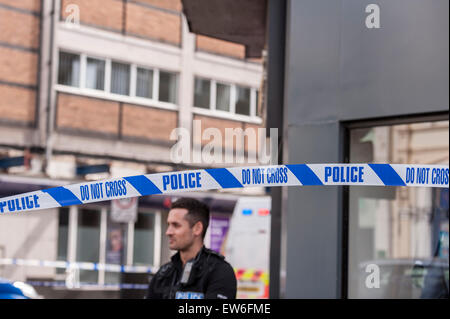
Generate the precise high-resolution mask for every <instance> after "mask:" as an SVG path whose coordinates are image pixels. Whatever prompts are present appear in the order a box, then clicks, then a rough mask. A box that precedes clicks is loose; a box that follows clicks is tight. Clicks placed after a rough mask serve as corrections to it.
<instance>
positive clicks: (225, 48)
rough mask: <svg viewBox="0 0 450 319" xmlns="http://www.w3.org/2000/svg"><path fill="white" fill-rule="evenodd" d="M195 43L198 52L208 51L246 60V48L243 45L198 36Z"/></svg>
mask: <svg viewBox="0 0 450 319" xmlns="http://www.w3.org/2000/svg"><path fill="white" fill-rule="evenodd" d="M195 43H196V48H197V50H198V51H206V52H209V53H214V54H220V55H225V56H229V57H233V58H237V59H244V58H245V46H244V45H242V44H238V43H233V42H229V41H223V40H219V39H215V38H210V37H207V36H204V35H197V36H196V41H195Z"/></svg>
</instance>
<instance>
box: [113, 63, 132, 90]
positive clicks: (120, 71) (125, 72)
mask: <svg viewBox="0 0 450 319" xmlns="http://www.w3.org/2000/svg"><path fill="white" fill-rule="evenodd" d="M111 93H115V94H121V95H129V94H130V66H129V65H128V64H123V63H118V62H112V64H111Z"/></svg>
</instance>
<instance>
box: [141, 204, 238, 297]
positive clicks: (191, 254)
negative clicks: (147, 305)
mask: <svg viewBox="0 0 450 319" xmlns="http://www.w3.org/2000/svg"><path fill="white" fill-rule="evenodd" d="M167 225H168V228H167V231H166V235H167V236H168V238H169V248H170V249H172V250H177V251H178V252H177V253H176V254H175V255H174V256H172V258H171V261H170V262H168V263H167V264H165V265H163V266H162V267H161V268H160V269H159V271H158V272H157V273H156V274H155V276H154V277H153V278H152V280H151V282H150V285H149V287H148V292H147V296H146V297H147V298H148V299H173V298H175V299H234V298H236V277H235V275H234V271H233V268H232V267H231V266H230V264H229V263H227V262H226V261H225V260H224V257H223V256H222V255H220V254H218V253H216V252H215V251H212V250H210V249H207V248H205V246H204V244H203V240H204V238H205V234H206V230H207V228H208V225H209V208H208V206H207V205H205V204H203V203H201V202H200V201H198V200H195V199H191V198H181V199H179V200H177V201H175V202H174V203H173V204H172V207H171V210H170V211H169V216H168V218H167Z"/></svg>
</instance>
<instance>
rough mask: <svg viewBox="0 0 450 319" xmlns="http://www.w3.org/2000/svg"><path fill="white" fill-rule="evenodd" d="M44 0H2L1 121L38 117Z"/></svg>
mask: <svg viewBox="0 0 450 319" xmlns="http://www.w3.org/2000/svg"><path fill="white" fill-rule="evenodd" d="M40 4H41V2H40V1H36V0H21V1H15V0H0V122H2V123H5V122H6V123H10V124H17V123H19V124H21V125H22V124H25V125H33V124H34V123H35V119H36V114H35V110H36V103H37V99H36V94H37V86H38V82H37V76H38V68H39V43H40V16H39V15H40V13H39V11H40V9H41V8H40Z"/></svg>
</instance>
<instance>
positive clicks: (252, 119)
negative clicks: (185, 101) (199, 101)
mask: <svg viewBox="0 0 450 319" xmlns="http://www.w3.org/2000/svg"><path fill="white" fill-rule="evenodd" d="M197 78H198V79H201V80H209V81H210V102H209V108H202V107H198V106H195V104H194V98H192V110H193V113H194V114H198V115H205V116H212V117H219V118H225V119H230V120H235V121H241V122H248V123H255V124H261V123H262V118H261V117H259V116H258V112H257V106H258V101H256V97H257V94H256V92H257V91H259V89H257V88H255V87H252V86H250V85H245V84H240V83H230V82H227V81H222V80H216V79H210V78H208V77H204V76H202V75H197V74H194V76H193V81H192V82H193V84H192V86H193V91H192V92H193V94H192V95H193V96H194V92H195V80H196V79H197ZM217 84H222V85H228V86H229V87H230V100H229V101H230V108H229V111H223V110H218V109H217ZM237 87H243V88H248V89H250V106H249V107H250V114H249V115H243V114H237V113H236V95H237Z"/></svg>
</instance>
